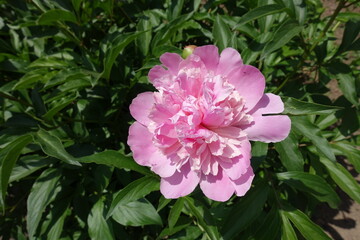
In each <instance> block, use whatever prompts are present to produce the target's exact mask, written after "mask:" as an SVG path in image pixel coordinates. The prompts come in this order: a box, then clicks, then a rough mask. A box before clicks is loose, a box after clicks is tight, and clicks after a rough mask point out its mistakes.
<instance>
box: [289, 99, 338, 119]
mask: <svg viewBox="0 0 360 240" xmlns="http://www.w3.org/2000/svg"><path fill="white" fill-rule="evenodd" d="M282 100H283V101H284V105H285V110H284V112H283V114H288V115H312V114H319V115H322V114H324V115H328V114H331V113H334V112H336V111H338V110H341V109H342V108H341V107H336V106H327V105H322V104H317V103H310V102H304V101H300V100H297V99H295V98H291V97H282Z"/></svg>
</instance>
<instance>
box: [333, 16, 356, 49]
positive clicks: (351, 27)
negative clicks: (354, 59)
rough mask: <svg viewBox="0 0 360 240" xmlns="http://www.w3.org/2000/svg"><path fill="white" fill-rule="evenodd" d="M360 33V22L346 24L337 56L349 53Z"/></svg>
mask: <svg viewBox="0 0 360 240" xmlns="http://www.w3.org/2000/svg"><path fill="white" fill-rule="evenodd" d="M359 32H360V21H352V20H350V21H348V22H346V24H345V31H344V35H343V38H342V41H341V44H340V47H339V49H338V51H337V53H336V55H338V54H340V53H342V52H346V51H348V50H349V49H350V48H351V46H352V44H353V43H354V42H355V41H356V40H355V39H356V38H357V36H358V35H359Z"/></svg>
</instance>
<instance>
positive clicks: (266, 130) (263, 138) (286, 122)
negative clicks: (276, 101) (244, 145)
mask: <svg viewBox="0 0 360 240" xmlns="http://www.w3.org/2000/svg"><path fill="white" fill-rule="evenodd" d="M290 129H291V121H290V118H289V117H288V116H285V115H277V116H256V117H255V116H254V124H253V125H251V126H250V127H248V128H246V129H244V131H245V132H246V133H247V134H248V138H249V140H251V141H260V142H266V143H268V142H280V141H282V140H284V139H285V138H286V137H287V136H288V135H289V132H290Z"/></svg>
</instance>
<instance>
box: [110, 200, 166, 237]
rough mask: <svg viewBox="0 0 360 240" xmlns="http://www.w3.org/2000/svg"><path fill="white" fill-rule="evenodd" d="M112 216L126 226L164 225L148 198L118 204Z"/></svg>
mask: <svg viewBox="0 0 360 240" xmlns="http://www.w3.org/2000/svg"><path fill="white" fill-rule="evenodd" d="M112 218H113V219H114V220H115V221H116V222H118V223H120V224H121V225H124V226H143V225H154V224H155V225H162V221H161V217H160V215H159V214H158V213H157V212H156V209H155V208H154V206H153V205H152V204H151V203H150V202H148V201H147V200H146V199H142V200H139V201H134V202H130V203H127V204H125V205H121V206H118V207H117V208H116V209H115V210H114V214H113V215H112ZM103 239H104V238H103Z"/></svg>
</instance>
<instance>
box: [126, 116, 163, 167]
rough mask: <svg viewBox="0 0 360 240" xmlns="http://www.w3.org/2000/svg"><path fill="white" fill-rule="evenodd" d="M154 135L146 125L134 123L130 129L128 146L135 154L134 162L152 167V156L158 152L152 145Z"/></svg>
mask: <svg viewBox="0 0 360 240" xmlns="http://www.w3.org/2000/svg"><path fill="white" fill-rule="evenodd" d="M152 137H153V135H152V134H151V133H150V132H149V131H148V130H147V128H146V127H145V126H144V125H141V124H140V123H139V122H134V123H133V124H132V125H131V126H130V128H129V137H128V141H127V144H128V145H129V146H130V149H131V151H132V152H133V158H134V160H135V161H136V162H137V163H138V164H140V165H143V166H149V167H150V166H151V165H152V163H151V162H150V160H151V158H150V156H151V155H152V154H153V153H154V152H156V151H157V149H156V147H155V146H154V145H153V144H152Z"/></svg>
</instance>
